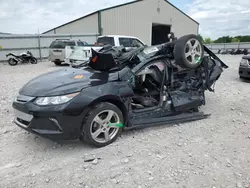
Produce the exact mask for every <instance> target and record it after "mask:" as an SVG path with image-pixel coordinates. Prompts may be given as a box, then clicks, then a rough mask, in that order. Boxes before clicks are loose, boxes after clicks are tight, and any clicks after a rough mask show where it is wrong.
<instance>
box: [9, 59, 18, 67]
mask: <svg viewBox="0 0 250 188" xmlns="http://www.w3.org/2000/svg"><path fill="white" fill-rule="evenodd" d="M8 63H9V65H10V66H15V65H17V61H16V60H15V59H14V58H10V59H9V60H8Z"/></svg>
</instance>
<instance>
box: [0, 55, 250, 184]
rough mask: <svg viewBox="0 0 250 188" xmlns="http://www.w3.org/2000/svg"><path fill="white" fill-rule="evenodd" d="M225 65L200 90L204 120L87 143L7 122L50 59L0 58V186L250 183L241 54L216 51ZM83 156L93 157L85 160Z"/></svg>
mask: <svg viewBox="0 0 250 188" xmlns="http://www.w3.org/2000/svg"><path fill="white" fill-rule="evenodd" d="M221 58H222V60H224V62H225V63H227V64H228V65H229V66H230V68H229V69H227V70H226V71H225V72H224V74H223V75H222V77H221V78H220V80H219V81H218V82H217V84H216V87H215V88H216V91H215V93H209V92H207V93H206V97H207V104H206V106H204V107H202V108H201V110H202V111H204V112H205V113H209V114H211V117H210V118H208V119H206V120H201V121H196V122H191V123H184V124H180V125H175V126H159V127H154V128H147V129H143V130H139V131H129V132H124V133H123V134H122V136H121V137H119V138H118V140H117V141H116V142H114V143H113V144H111V145H109V146H107V147H104V148H99V149H96V148H93V147H90V146H88V145H87V144H84V143H81V142H79V141H64V142H58V143H55V142H53V141H50V140H47V139H43V138H40V137H37V136H35V135H33V134H28V133H27V132H25V131H24V130H22V129H21V128H19V127H17V126H16V125H15V124H14V123H12V120H13V113H12V107H11V103H12V100H13V98H14V96H15V94H16V93H17V92H18V90H19V89H20V87H21V86H23V85H24V84H25V83H26V82H27V81H28V80H30V79H32V78H33V77H36V76H37V75H40V74H42V73H45V72H48V71H52V70H56V69H58V68H62V67H55V66H54V65H53V64H51V63H48V62H44V63H39V64H37V65H18V66H16V67H10V66H9V65H7V64H6V65H4V64H0V106H1V108H0V188H5V187H6V188H7V187H13V188H18V187H35V188H44V187H51V188H57V187H60V188H69V187H85V188H87V187H88V188H92V187H93V188H95V187H98V188H102V187H103V188H110V187H122V188H123V187H124V188H145V187H157V188H161V187H162V188H166V187H167V188H174V187H176V188H196V187H197V188H203V187H204V188H205V187H209V188H210V187H211V188H226V187H227V188H235V187H238V188H241V187H245V188H247V187H250V152H249V151H250V124H249V123H250V120H249V117H250V116H249V114H250V113H249V112H250V103H249V101H250V95H249V93H250V83H248V82H246V81H242V80H240V79H239V77H238V64H239V61H240V59H241V56H221ZM86 159H95V160H94V161H92V162H84V160H86Z"/></svg>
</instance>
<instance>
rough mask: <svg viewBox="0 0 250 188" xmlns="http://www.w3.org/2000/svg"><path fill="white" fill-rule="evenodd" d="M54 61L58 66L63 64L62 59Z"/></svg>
mask: <svg viewBox="0 0 250 188" xmlns="http://www.w3.org/2000/svg"><path fill="white" fill-rule="evenodd" d="M54 63H55V65H57V66H59V65H61V64H62V62H61V61H59V60H56V61H54Z"/></svg>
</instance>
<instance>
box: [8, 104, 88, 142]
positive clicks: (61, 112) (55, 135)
mask: <svg viewBox="0 0 250 188" xmlns="http://www.w3.org/2000/svg"><path fill="white" fill-rule="evenodd" d="M12 106H13V109H14V115H15V118H14V123H15V124H16V125H18V126H19V127H21V128H22V129H24V130H26V131H28V132H31V133H34V134H37V135H40V136H43V137H47V138H50V139H53V140H70V139H77V138H79V137H80V135H81V126H82V120H83V117H84V114H83V112H79V110H77V111H74V110H72V109H70V111H69V110H67V106H68V105H67V104H65V105H58V106H50V107H39V106H37V105H35V104H33V102H32V100H31V101H25V102H24V101H17V100H16V101H14V102H13V104H12Z"/></svg>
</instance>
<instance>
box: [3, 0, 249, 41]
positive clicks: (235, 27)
mask: <svg viewBox="0 0 250 188" xmlns="http://www.w3.org/2000/svg"><path fill="white" fill-rule="evenodd" d="M130 1H131V0H91V1H90V0H12V1H7V0H0V7H1V11H0V32H7V33H15V34H22V33H25V34H30V33H38V29H39V31H40V32H44V31H46V30H49V29H52V28H54V27H56V26H59V25H61V24H64V23H66V22H69V21H72V20H74V19H77V18H79V17H82V16H84V15H86V14H88V13H91V12H93V11H96V10H98V9H102V8H106V7H109V6H114V5H117V4H122V3H126V2H130ZM169 1H170V2H171V3H172V4H174V5H175V6H177V7H178V8H179V9H181V10H182V11H184V12H185V13H186V14H188V15H189V16H191V17H192V18H193V19H195V20H196V21H198V22H199V23H200V31H199V32H200V34H201V35H202V36H203V37H211V38H212V39H216V38H218V37H220V36H227V35H229V36H236V35H250V0H226V1H222V0H169Z"/></svg>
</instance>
